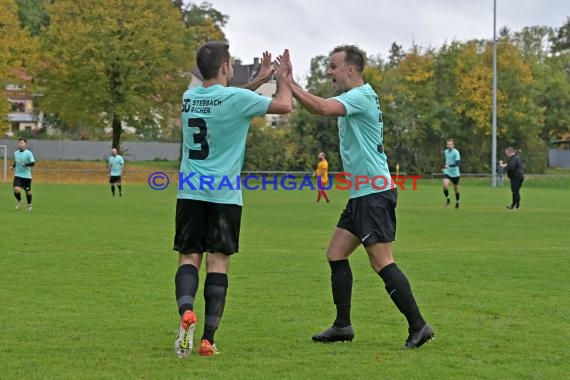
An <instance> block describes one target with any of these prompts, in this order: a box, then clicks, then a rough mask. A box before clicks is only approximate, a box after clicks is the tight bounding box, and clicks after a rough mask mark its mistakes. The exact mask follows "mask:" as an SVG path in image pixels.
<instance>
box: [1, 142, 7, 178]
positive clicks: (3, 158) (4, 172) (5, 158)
mask: <svg viewBox="0 0 570 380" xmlns="http://www.w3.org/2000/svg"><path fill="white" fill-rule="evenodd" d="M0 149H1V150H2V160H3V164H2V169H3V172H2V178H3V181H4V182H6V174H7V171H8V146H6V145H0Z"/></svg>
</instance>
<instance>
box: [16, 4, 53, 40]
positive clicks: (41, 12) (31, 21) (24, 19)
mask: <svg viewBox="0 0 570 380" xmlns="http://www.w3.org/2000/svg"><path fill="white" fill-rule="evenodd" d="M48 1H51V0H16V4H17V5H18V17H19V18H20V23H21V24H22V26H25V27H27V28H28V30H29V31H30V34H31V35H32V36H37V35H39V34H40V32H41V29H42V28H44V27H46V26H47V25H48V23H49V17H48V15H47V13H46V10H45V4H46V3H47V2H48Z"/></svg>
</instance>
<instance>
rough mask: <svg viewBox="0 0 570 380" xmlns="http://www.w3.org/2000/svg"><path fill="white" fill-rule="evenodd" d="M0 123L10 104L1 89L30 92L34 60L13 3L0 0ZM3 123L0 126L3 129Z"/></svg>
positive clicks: (31, 44)
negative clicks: (8, 86) (11, 88)
mask: <svg viewBox="0 0 570 380" xmlns="http://www.w3.org/2000/svg"><path fill="white" fill-rule="evenodd" d="M0 9H2V12H0V84H1V85H2V89H1V91H0V120H2V121H3V120H5V116H6V114H7V113H8V112H9V111H10V104H9V103H8V100H7V99H6V97H5V93H4V86H6V85H13V86H17V87H18V88H20V89H22V90H24V91H31V90H32V88H31V85H32V83H31V80H30V79H31V78H32V75H33V72H32V69H31V67H32V66H33V65H32V63H33V62H34V61H35V58H36V46H37V42H36V40H35V39H34V38H33V37H31V36H30V35H29V32H28V30H27V29H26V28H25V27H22V26H21V25H20V22H19V19H18V14H17V12H18V9H17V6H16V2H15V1H14V0H0ZM6 127H7V124H4V125H2V124H0V129H6Z"/></svg>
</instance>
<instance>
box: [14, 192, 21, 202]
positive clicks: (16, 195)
mask: <svg viewBox="0 0 570 380" xmlns="http://www.w3.org/2000/svg"><path fill="white" fill-rule="evenodd" d="M14 196H15V197H16V200H17V201H18V202H21V201H22V195H21V194H20V193H19V192H18V193H16V192H14Z"/></svg>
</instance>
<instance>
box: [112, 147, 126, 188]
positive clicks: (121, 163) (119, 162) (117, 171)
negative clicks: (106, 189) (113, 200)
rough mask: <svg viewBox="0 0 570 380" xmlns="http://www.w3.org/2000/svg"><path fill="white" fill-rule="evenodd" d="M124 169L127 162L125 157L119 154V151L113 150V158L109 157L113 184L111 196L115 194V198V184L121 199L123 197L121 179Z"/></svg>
mask: <svg viewBox="0 0 570 380" xmlns="http://www.w3.org/2000/svg"><path fill="white" fill-rule="evenodd" d="M124 167H125V160H124V159H123V156H121V155H120V154H118V153H117V149H115V148H113V149H111V157H109V183H110V184H111V194H113V196H115V184H116V185H117V188H118V189H119V197H122V196H123V186H122V183H121V178H122V175H123V168H124Z"/></svg>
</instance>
